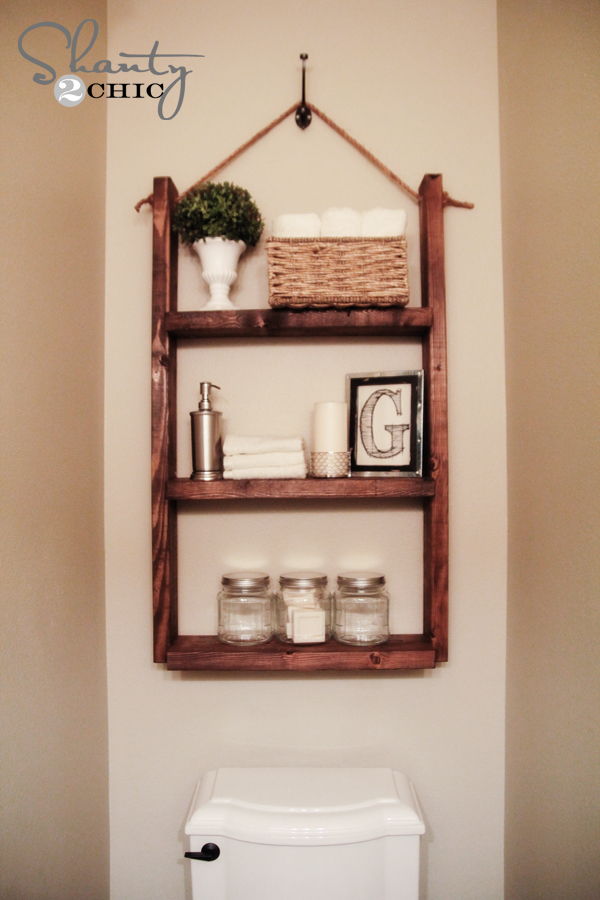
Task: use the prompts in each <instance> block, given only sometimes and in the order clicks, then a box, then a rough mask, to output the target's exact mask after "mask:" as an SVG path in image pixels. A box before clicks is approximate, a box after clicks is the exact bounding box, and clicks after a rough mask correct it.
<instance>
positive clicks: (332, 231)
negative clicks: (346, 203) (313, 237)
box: [321, 207, 362, 237]
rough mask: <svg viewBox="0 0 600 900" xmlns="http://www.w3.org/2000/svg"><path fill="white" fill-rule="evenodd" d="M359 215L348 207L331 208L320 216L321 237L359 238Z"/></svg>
mask: <svg viewBox="0 0 600 900" xmlns="http://www.w3.org/2000/svg"><path fill="white" fill-rule="evenodd" d="M361 229H362V223H361V215H360V213H359V212H357V210H355V209H349V208H348V207H341V208H339V209H338V208H336V207H331V208H330V209H326V210H325V212H324V213H323V215H322V216H321V237H360V235H361Z"/></svg>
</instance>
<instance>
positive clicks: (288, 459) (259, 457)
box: [223, 450, 305, 472]
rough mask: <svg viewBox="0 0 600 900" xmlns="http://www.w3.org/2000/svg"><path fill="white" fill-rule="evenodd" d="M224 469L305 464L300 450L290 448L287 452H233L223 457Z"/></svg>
mask: <svg viewBox="0 0 600 900" xmlns="http://www.w3.org/2000/svg"><path fill="white" fill-rule="evenodd" d="M223 460H224V463H225V471H226V472H227V471H231V470H234V471H235V469H252V468H253V467H254V466H260V467H261V468H264V467H265V466H303V465H304V464H305V460H304V453H303V452H302V450H291V451H290V452H288V453H285V452H284V453H235V454H233V455H231V456H229V455H225V456H224V457H223Z"/></svg>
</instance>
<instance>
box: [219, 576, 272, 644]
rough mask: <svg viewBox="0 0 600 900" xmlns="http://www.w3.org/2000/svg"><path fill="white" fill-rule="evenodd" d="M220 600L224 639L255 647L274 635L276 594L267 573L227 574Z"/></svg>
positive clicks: (220, 617) (228, 641) (221, 626)
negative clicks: (273, 609)
mask: <svg viewBox="0 0 600 900" xmlns="http://www.w3.org/2000/svg"><path fill="white" fill-rule="evenodd" d="M218 599H219V631H218V634H219V639H220V640H221V641H223V642H224V643H226V644H243V645H244V646H246V647H251V646H252V645H253V644H263V643H264V642H265V641H268V640H270V638H271V637H272V636H273V613H272V606H273V597H272V595H271V592H270V590H269V576H268V575H266V574H265V573H264V572H229V573H228V574H226V575H223V577H222V578H221V590H220V591H219V598H218Z"/></svg>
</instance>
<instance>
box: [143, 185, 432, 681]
mask: <svg viewBox="0 0 600 900" xmlns="http://www.w3.org/2000/svg"><path fill="white" fill-rule="evenodd" d="M177 197H178V194H177V190H176V188H175V185H174V184H173V182H172V181H171V180H170V179H169V178H157V179H155V181H154V191H153V194H152V198H153V202H152V206H153V220H154V239H153V277H152V545H153V594H154V659H155V661H156V662H158V663H166V665H167V667H168V668H170V669H189V670H193V669H197V670H228V671H231V670H237V671H281V672H283V671H288V672H290V671H297V672H309V671H321V670H332V669H337V670H340V671H362V672H365V671H370V672H379V671H388V670H396V669H415V668H423V669H424V668H431V667H433V666H435V665H436V664H438V663H440V662H444V661H445V660H447V658H448V449H447V441H448V439H447V401H446V323H445V288H444V235H443V210H444V205H445V201H444V197H445V195H444V192H443V190H442V179H441V176H439V175H426V176H425V177H424V179H423V181H422V183H421V186H420V189H419V211H420V243H421V285H422V292H421V293H422V304H423V306H422V307H421V308H404V309H400V310H399V309H360V310H357V309H352V310H339V309H338V310H335V309H334V310H302V311H292V310H286V309H277V310H271V309H256V310H234V311H223V312H221V311H219V312H178V310H177V259H178V241H177V236H176V235H175V233H174V232H173V230H172V228H171V213H172V210H173V207H174V204H175V202H176V200H177ZM415 336H416V337H418V338H420V340H421V344H422V356H423V369H424V372H425V422H426V428H425V440H424V445H425V453H424V460H425V475H424V477H423V478H414V479H413V478H362V479H358V478H357V479H352V478H350V479H332V480H327V479H311V478H309V479H300V480H294V479H291V480H287V479H286V480H284V481H273V480H256V481H239V482H238V481H231V482H229V481H215V482H193V481H191V480H189V479H185V478H178V477H177V472H176V459H177V452H176V440H177V434H176V432H177V429H176V419H177V409H176V393H177V391H176V372H177V346H178V344H180V343H181V342H182V341H185V340H186V339H195V340H197V339H211V340H212V339H214V338H227V339H232V338H240V339H244V340H252V339H257V340H263V339H265V338H269V339H271V338H272V339H277V338H294V339H298V340H302V341H304V340H310V339H311V338H315V337H317V338H321V337H352V338H355V337H369V338H371V337H385V338H397V339H398V340H402V339H404V338H413V337H415ZM198 352H201V350H199V351H198ZM265 499H267V500H285V501H286V502H287V503H293V502H295V501H312V500H318V501H328V500H331V501H339V500H344V501H347V502H349V503H352V504H356V505H360V503H361V502H362V501H364V500H369V501H376V500H386V501H389V500H394V501H397V502H398V503H404V502H411V503H420V504H421V505H422V508H423V516H424V546H423V631H422V633H421V634H418V635H414V634H405V635H392V637H391V638H390V640H389V641H388V642H386V643H385V644H383V645H380V646H378V647H371V648H365V649H363V648H355V647H347V646H344V645H342V644H339V643H337V642H335V641H328V642H327V643H325V644H320V645H318V646H317V645H309V646H306V647H300V646H295V647H293V648H289V647H288V646H286V645H283V644H281V643H279V642H278V641H276V640H273V641H270V642H269V643H268V644H265V645H262V646H260V647H254V648H242V649H238V648H235V647H229V646H227V645H225V644H222V643H221V642H219V641H218V640H217V638H216V637H215V636H208V635H180V634H179V629H178V614H177V612H178V610H177V607H178V590H177V568H178V565H177V517H178V508H179V505H180V503H182V502H185V503H189V502H190V501H192V502H194V503H195V502H197V503H199V504H200V507H199V508H202V504H203V503H205V502H212V503H216V502H221V501H223V502H224V501H227V500H238V501H248V502H253V501H255V500H265ZM206 602H210V603H214V602H215V599H214V597H213V596H212V595H211V596H209V597H207V598H206Z"/></svg>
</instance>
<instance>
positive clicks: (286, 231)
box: [273, 213, 321, 238]
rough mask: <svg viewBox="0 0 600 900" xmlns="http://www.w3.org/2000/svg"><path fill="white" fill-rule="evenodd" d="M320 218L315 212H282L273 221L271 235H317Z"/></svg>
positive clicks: (319, 231)
mask: <svg viewBox="0 0 600 900" xmlns="http://www.w3.org/2000/svg"><path fill="white" fill-rule="evenodd" d="M320 233H321V220H320V218H319V216H318V215H317V214H316V213H284V214H283V215H281V216H277V218H276V219H275V220H274V222H273V237H291V238H294V237H319V234H320Z"/></svg>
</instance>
